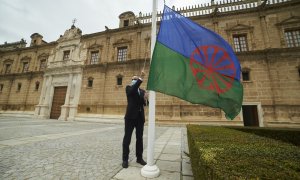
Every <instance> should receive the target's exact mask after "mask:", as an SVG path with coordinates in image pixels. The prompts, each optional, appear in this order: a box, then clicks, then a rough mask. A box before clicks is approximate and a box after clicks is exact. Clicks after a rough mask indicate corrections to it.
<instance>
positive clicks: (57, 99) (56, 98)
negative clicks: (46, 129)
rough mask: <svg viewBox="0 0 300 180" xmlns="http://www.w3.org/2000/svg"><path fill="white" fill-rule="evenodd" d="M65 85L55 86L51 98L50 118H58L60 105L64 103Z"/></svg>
mask: <svg viewBox="0 0 300 180" xmlns="http://www.w3.org/2000/svg"><path fill="white" fill-rule="evenodd" d="M66 94H67V86H61V87H55V88H54V95H53V100H52V107H51V113H50V119H58V118H59V116H60V113H61V106H62V105H64V104H65V99H66Z"/></svg>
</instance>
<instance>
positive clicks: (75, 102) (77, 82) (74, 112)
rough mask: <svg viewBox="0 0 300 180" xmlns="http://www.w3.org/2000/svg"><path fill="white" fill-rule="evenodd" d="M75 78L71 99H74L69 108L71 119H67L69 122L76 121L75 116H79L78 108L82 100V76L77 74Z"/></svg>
mask: <svg viewBox="0 0 300 180" xmlns="http://www.w3.org/2000/svg"><path fill="white" fill-rule="evenodd" d="M74 76H75V77H74V78H73V86H74V88H73V89H72V91H71V94H70V97H71V98H73V99H72V101H71V103H70V106H69V117H68V118H67V120H68V121H74V119H75V116H76V115H77V108H78V103H79V98H80V91H81V82H82V74H79V73H78V74H76V75H74Z"/></svg>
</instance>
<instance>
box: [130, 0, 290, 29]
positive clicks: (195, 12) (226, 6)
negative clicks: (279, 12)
mask: <svg viewBox="0 0 300 180" xmlns="http://www.w3.org/2000/svg"><path fill="white" fill-rule="evenodd" d="M288 1H293V0H268V1H267V2H266V5H273V4H279V3H284V2H288ZM263 2H264V1H263V0H223V1H218V2H212V3H205V4H198V5H193V6H188V7H182V8H175V7H174V6H173V7H172V9H173V10H176V11H177V12H179V13H180V14H182V15H183V16H185V17H192V16H202V15H207V14H211V13H213V12H214V11H215V10H216V8H217V10H218V12H221V13H222V12H230V11H238V10H242V9H252V8H257V7H258V6H260V5H261V4H262V3H263ZM161 16H162V11H159V12H158V13H157V21H160V20H161ZM136 18H137V20H138V21H139V23H142V24H147V23H151V21H152V19H151V18H152V16H151V13H146V14H142V13H140V14H139V16H137V17H136Z"/></svg>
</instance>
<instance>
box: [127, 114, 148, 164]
mask: <svg viewBox="0 0 300 180" xmlns="http://www.w3.org/2000/svg"><path fill="white" fill-rule="evenodd" d="M134 128H135V135H136V157H137V159H142V158H143V133H144V121H143V118H142V115H141V114H140V115H139V118H138V119H125V135H124V138H123V161H128V156H129V152H130V150H129V145H130V142H131V136H132V132H133V129H134Z"/></svg>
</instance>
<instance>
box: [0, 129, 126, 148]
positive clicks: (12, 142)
mask: <svg viewBox="0 0 300 180" xmlns="http://www.w3.org/2000/svg"><path fill="white" fill-rule="evenodd" d="M119 128H122V127H121V126H119V127H105V128H98V129H91V130H83V131H77V132H66V133H59V134H47V135H41V136H33V137H26V138H18V139H10V140H3V141H0V145H2V146H16V145H21V144H27V143H32V142H38V141H45V140H49V139H59V138H65V137H70V136H77V135H82V134H88V133H95V132H103V131H109V130H113V129H119Z"/></svg>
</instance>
